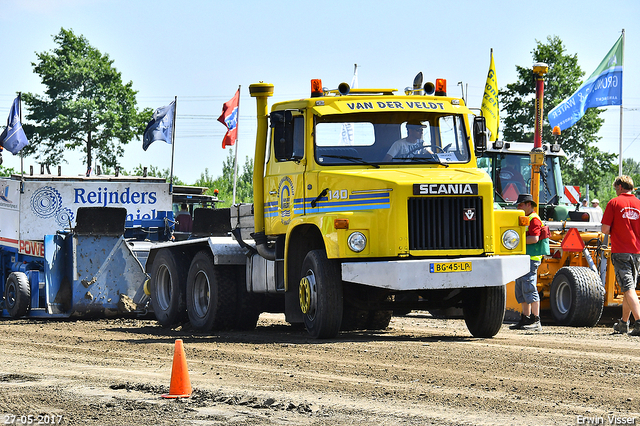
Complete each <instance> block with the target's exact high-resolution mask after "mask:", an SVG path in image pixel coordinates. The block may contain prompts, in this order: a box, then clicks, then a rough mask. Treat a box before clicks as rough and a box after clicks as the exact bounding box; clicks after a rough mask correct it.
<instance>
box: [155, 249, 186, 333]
mask: <svg viewBox="0 0 640 426" xmlns="http://www.w3.org/2000/svg"><path fill="white" fill-rule="evenodd" d="M187 264H188V261H187V258H186V256H184V255H182V254H181V253H178V252H172V251H171V250H169V249H162V250H160V251H159V252H158V254H157V255H156V257H155V259H154V260H153V265H151V281H150V282H149V291H150V293H151V307H152V308H153V312H154V314H155V316H156V320H157V321H158V322H159V323H160V325H161V326H163V327H170V326H172V325H174V324H177V323H179V322H181V321H183V320H184V319H185V318H186V311H185V309H186V308H185V306H186V305H185V300H184V289H185V283H186V280H187V266H186V265H187Z"/></svg>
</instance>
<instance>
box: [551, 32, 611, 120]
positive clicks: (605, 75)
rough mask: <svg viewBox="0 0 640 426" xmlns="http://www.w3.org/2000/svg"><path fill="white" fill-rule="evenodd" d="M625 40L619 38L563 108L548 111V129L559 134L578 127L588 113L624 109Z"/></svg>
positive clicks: (564, 103)
mask: <svg viewBox="0 0 640 426" xmlns="http://www.w3.org/2000/svg"><path fill="white" fill-rule="evenodd" d="M623 41H624V39H623V36H620V38H619V39H618V41H617V42H616V44H614V45H613V47H612V48H611V50H610V51H609V53H607V56H605V58H604V60H603V61H602V62H601V63H600V65H599V66H598V68H596V70H595V71H594V72H593V74H591V76H590V77H589V78H588V79H587V81H585V82H584V83H583V84H582V86H580V87H579V88H578V90H577V91H576V92H575V93H574V94H573V95H571V97H570V98H568V99H565V100H564V101H563V102H562V103H561V104H560V105H558V106H557V107H555V108H554V109H552V110H551V111H549V116H548V118H549V125H550V126H551V127H552V128H553V127H555V126H559V127H560V130H564V129H568V128H569V127H571V126H573V125H574V124H576V123H577V122H578V121H579V120H580V119H581V118H582V116H583V115H584V114H585V112H586V111H587V109H589V108H594V107H600V106H607V105H622V52H623Z"/></svg>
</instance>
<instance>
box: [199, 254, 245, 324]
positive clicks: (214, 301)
mask: <svg viewBox="0 0 640 426" xmlns="http://www.w3.org/2000/svg"><path fill="white" fill-rule="evenodd" d="M233 271H234V268H233V267H225V266H215V265H214V264H213V257H212V256H211V252H210V251H209V250H208V249H207V250H202V251H200V252H198V253H197V254H196V255H195V256H194V257H193V260H192V261H191V266H190V267H189V274H188V275H187V314H188V315H189V322H190V323H191V326H192V327H193V328H194V329H196V330H200V331H209V330H223V329H226V328H229V327H231V326H232V325H233V324H234V321H235V315H236V300H237V299H236V286H235V284H234V274H233Z"/></svg>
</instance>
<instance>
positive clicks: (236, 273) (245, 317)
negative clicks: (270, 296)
mask: <svg viewBox="0 0 640 426" xmlns="http://www.w3.org/2000/svg"><path fill="white" fill-rule="evenodd" d="M230 268H231V269H232V274H233V277H234V278H233V280H234V285H235V286H236V297H237V303H236V313H235V321H234V323H233V324H232V326H231V327H232V328H234V329H236V330H253V329H254V328H256V325H257V324H258V317H259V316H260V314H261V313H262V309H263V308H264V303H263V301H264V297H263V296H264V295H262V294H254V293H248V292H247V286H246V281H247V280H246V269H245V267H244V266H240V267H230Z"/></svg>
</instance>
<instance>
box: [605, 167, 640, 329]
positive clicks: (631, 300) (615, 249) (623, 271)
mask: <svg viewBox="0 0 640 426" xmlns="http://www.w3.org/2000/svg"><path fill="white" fill-rule="evenodd" d="M613 187H614V188H615V190H616V195H617V197H615V198H614V199H612V200H611V201H609V202H608V203H607V207H606V208H605V210H604V214H603V216H602V232H603V233H604V234H608V235H610V236H611V263H613V268H614V270H615V273H616V281H617V282H618V286H620V290H622V293H623V300H622V318H620V321H618V322H617V323H615V324H614V325H613V331H614V333H620V334H627V333H628V332H629V317H630V315H631V314H632V313H633V318H634V320H635V323H634V324H633V329H632V330H631V332H630V333H629V334H631V335H632V336H640V303H639V302H638V295H637V293H636V283H637V281H638V269H639V268H640V200H638V199H637V198H636V196H635V195H634V194H633V179H631V177H629V176H624V175H623V176H618V177H617V178H616V179H615V181H614V182H613Z"/></svg>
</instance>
